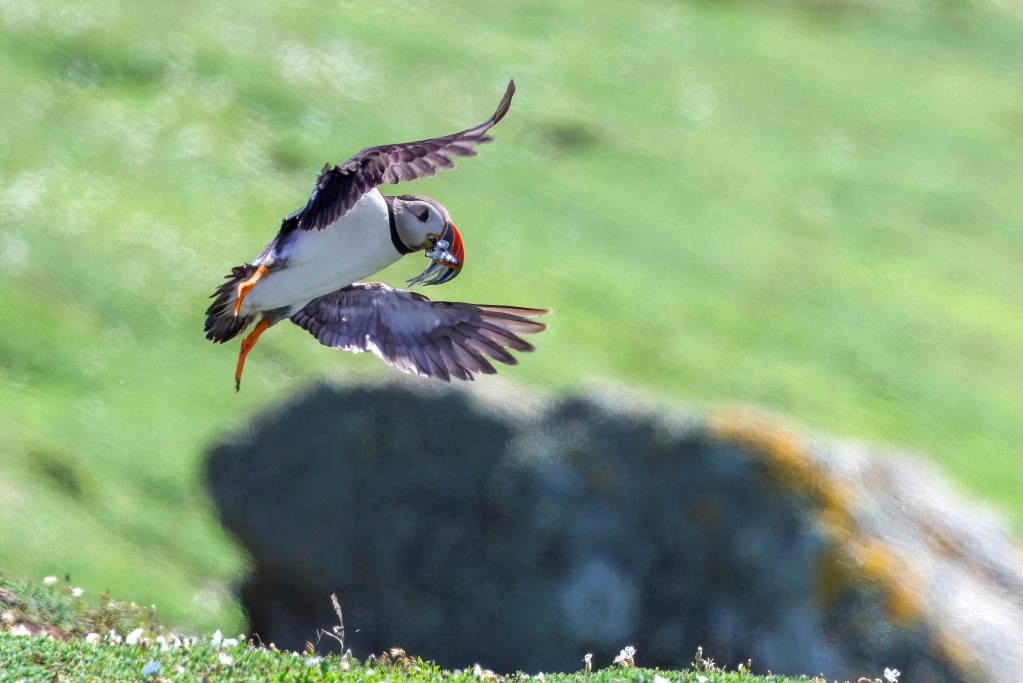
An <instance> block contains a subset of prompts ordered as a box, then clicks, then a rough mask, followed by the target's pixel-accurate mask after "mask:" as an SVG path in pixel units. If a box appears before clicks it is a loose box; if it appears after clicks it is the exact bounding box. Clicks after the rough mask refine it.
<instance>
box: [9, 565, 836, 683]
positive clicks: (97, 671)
mask: <svg viewBox="0 0 1023 683" xmlns="http://www.w3.org/2000/svg"><path fill="white" fill-rule="evenodd" d="M71 591H72V587H71V585H70V584H67V585H49V586H44V585H39V584H35V583H33V582H26V581H12V580H10V579H5V578H3V577H0V601H2V607H3V609H2V610H0V615H2V618H3V620H2V622H0V679H2V680H4V681H23V682H24V683H28V682H30V681H71V680H73V681H138V680H175V681H207V680H216V681H271V680H272V681H279V682H281V683H284V682H286V681H296V682H299V681H300V682H302V683H313V682H315V681H344V682H346V683H370V682H373V681H392V682H393V681H399V682H405V681H407V682H408V683H435V682H440V681H451V682H452V683H454V682H465V683H470V682H475V681H479V680H485V681H487V682H488V683H525V682H526V681H530V680H534V679H533V677H531V676H529V675H528V674H523V673H518V674H513V675H501V674H495V673H494V672H493V671H489V670H487V669H485V668H484V667H481V666H479V665H478V664H477V665H475V666H473V665H469V666H467V667H466V669H464V670H456V671H447V670H443V669H441V668H440V667H438V666H437V665H436V664H434V663H432V662H426V661H423V660H422V659H421V658H419V657H416V656H414V655H410V654H406V653H405V651H404V650H401V649H400V648H392V649H391V650H389V651H387V652H385V653H378V654H374V655H370V656H369V657H368V658H367V659H366V660H365V661H361V662H360V661H359V660H357V659H355V658H353V657H352V655H351V653H347V654H346V655H345V656H343V657H341V656H337V655H328V656H318V655H316V654H315V649H314V647H309V648H307V650H306V652H304V653H296V652H286V651H283V652H282V651H280V650H278V649H277V647H276V646H275V645H274V644H272V643H261V642H259V641H258V640H255V639H251V638H246V636H245V635H244V634H240V635H238V636H229V635H225V634H223V633H221V632H219V631H218V632H216V633H214V634H212V635H208V636H201V637H194V636H193V637H183V636H179V635H178V634H176V633H174V632H173V631H171V630H168V629H165V628H163V627H162V626H161V625H160V624H159V623H157V622H156V621H155V619H154V616H155V609H150V610H143V609H141V608H139V607H138V606H137V605H134V604H131V603H122V602H117V601H115V600H112V599H111V598H110V597H109V596H103V597H102V599H100V600H95V599H90V598H88V597H84V596H74V595H73V594H72V592H71ZM324 633H326V636H323V637H332V638H335V639H337V640H339V641H341V642H342V643H343V637H344V629H343V628H335V629H334V630H333V635H332V634H330V633H327V632H326V631H324ZM637 656H638V655H637ZM635 663H636V662H635V660H629V661H627V662H623V663H621V664H610V666H609V668H606V669H603V670H601V669H600V666H599V665H596V664H593V668H595V669H596V670H594V671H591V672H583V671H581V672H580V673H579V674H545V675H544V676H543V678H544V679H546V680H549V681H551V682H552V683H579V682H580V681H583V680H585V681H587V682H588V683H655V682H654V677H655V676H664V677H667V678H668V679H669V681H670V683H712V682H713V683H736V682H738V681H743V682H746V683H789V682H791V681H808V680H809V679H808V678H805V677H802V678H791V677H785V676H773V675H768V676H755V675H750V674H749V670H750V669H749V664H750V663H749V662H747V663H745V664H744V665H743V666H744V667H745V668H744V669H738V667H737V670H736V671H734V672H728V671H726V668H725V667H721V666H719V665H717V664H715V663H714V662H713V661H712V660H710V659H705V658H704V657H703V655H702V650H700V651H698V652H697V654H696V656H695V657H694V661H693V662H692V668H691V670H688V671H670V672H662V671H660V670H650V669H647V670H644V669H637V668H635V666H634V665H635ZM583 666H584V664H583V662H582V660H580V668H583ZM815 680H818V679H815ZM658 683H664V682H663V681H659V682H658Z"/></svg>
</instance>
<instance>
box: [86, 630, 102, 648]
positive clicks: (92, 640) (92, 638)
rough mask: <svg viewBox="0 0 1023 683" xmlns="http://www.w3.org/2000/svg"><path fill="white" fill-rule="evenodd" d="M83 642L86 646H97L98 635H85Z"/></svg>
mask: <svg viewBox="0 0 1023 683" xmlns="http://www.w3.org/2000/svg"><path fill="white" fill-rule="evenodd" d="M85 642H86V643H87V644H88V645H99V634H98V633H89V634H86V636H85Z"/></svg>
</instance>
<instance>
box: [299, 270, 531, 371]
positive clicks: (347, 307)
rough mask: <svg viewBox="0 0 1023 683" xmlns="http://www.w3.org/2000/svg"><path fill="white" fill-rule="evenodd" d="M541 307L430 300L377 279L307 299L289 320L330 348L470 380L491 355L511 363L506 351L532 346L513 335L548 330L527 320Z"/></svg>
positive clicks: (490, 368) (406, 368) (489, 368)
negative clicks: (369, 354) (369, 352)
mask: <svg viewBox="0 0 1023 683" xmlns="http://www.w3.org/2000/svg"><path fill="white" fill-rule="evenodd" d="M547 313H549V311H548V310H547V309H544V308H519V307H516V306H477V305H475V304H463V303H455V302H450V301H430V300H429V299H427V298H426V297H425V296H423V295H421V294H415V293H413V292H409V291H406V290H404V289H393V288H392V287H388V286H387V285H385V284H382V283H379V282H356V283H353V284H351V285H349V286H347V287H344V288H343V289H339V290H338V291H336V292H332V293H331V294H326V295H324V296H321V297H319V298H318V299H313V300H312V301H310V302H309V303H308V304H306V305H305V308H303V309H302V310H301V311H299V312H297V313H295V314H294V315H293V316H291V321H292V322H293V323H295V324H296V325H298V326H299V327H301V328H302V329H304V330H306V331H308V332H309V333H310V334H312V335H313V336H314V337H316V338H317V339H318V340H319V341H320V343H321V344H323V345H324V346H329V347H331V348H334V349H344V350H346V351H354V352H355V353H360V352H362V351H372V352H373V353H375V354H376V355H377V356H379V357H380V359H381V360H383V361H384V362H385V363H387V364H388V365H390V366H392V367H395V368H397V369H398V370H401V371H402V372H405V373H411V374H417V375H424V376H426V377H436V378H438V379H442V380H445V381H447V380H449V379H451V378H454V379H461V380H471V379H473V375H474V374H475V373H480V372H482V373H484V374H488V375H492V374H494V373H495V372H496V370H494V366H493V365H491V364H490V362H489V361H488V360H487V356H489V357H490V358H492V359H494V360H497V361H500V362H502V363H505V364H507V365H514V364H515V363H517V362H518V361H517V360H516V359H515V357H514V356H512V355H511V354H510V353H509V352H508V351H509V349H513V350H515V351H532V350H533V346H532V344H530V343H529V342H527V341H524V340H523V339H522V338H521V337H519V335H521V334H535V333H537V332H542V331H543V330H544V329H546V328H547V325H545V324H544V323H539V322H536V321H534V320H530V318H536V317H539V316H542V315H546V314H547Z"/></svg>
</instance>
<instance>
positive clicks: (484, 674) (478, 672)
mask: <svg viewBox="0 0 1023 683" xmlns="http://www.w3.org/2000/svg"><path fill="white" fill-rule="evenodd" d="M472 675H473V677H474V678H476V679H477V680H480V681H484V680H489V679H491V678H493V677H494V672H493V671H491V670H490V669H484V668H483V667H482V666H480V665H479V664H473V665H472Z"/></svg>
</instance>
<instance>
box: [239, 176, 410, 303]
mask: <svg viewBox="0 0 1023 683" xmlns="http://www.w3.org/2000/svg"><path fill="white" fill-rule="evenodd" d="M283 256H284V258H285V264H284V265H283V266H282V267H281V268H280V270H274V271H273V272H271V273H269V274H268V275H266V276H265V277H264V278H263V279H262V280H260V281H259V282H258V283H257V284H256V286H255V287H253V288H252V291H251V292H249V294H248V296H246V297H245V301H244V302H243V304H242V308H241V311H240V313H241V314H242V315H248V314H251V313H258V312H260V311H268V310H271V309H274V308H281V307H284V306H292V307H294V308H295V310H297V309H298V308H301V307H302V306H304V305H305V304H306V303H307V302H309V301H310V300H312V299H315V298H316V297H318V296H323V295H324V294H329V293H331V292H334V291H337V290H338V289H341V288H342V287H346V286H348V285H350V284H352V283H353V282H355V281H356V280H361V279H363V278H365V277H368V276H370V275H372V274H373V273H375V272H377V271H378V270H382V269H383V268H386V267H387V266H389V265H391V264H392V263H394V262H395V261H397V260H398V259H399V258H401V254H399V253H398V251H397V250H396V249H395V248H394V244H393V243H392V242H391V233H390V224H389V221H388V217H387V204H386V203H385V202H384V198H383V195H381V194H380V192H379V191H378V190H375V189H374V190H370V191H369V192H367V193H366V194H365V195H363V197H362V198H361V199H360V200H359V201H358V202H356V204H355V206H353V207H352V208H351V209H349V211H348V213H346V214H345V215H344V216H342V217H341V218H340V219H338V220H337V221H335V222H333V223H331V224H330V225H329V226H327V227H326V228H324V229H323V230H309V231H304V232H301V233H299V234H297V235H296V236H295V239H294V242H292V243H291V245H290V246H289V248H288V249H287V250H286V252H285V253H284V254H283Z"/></svg>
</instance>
